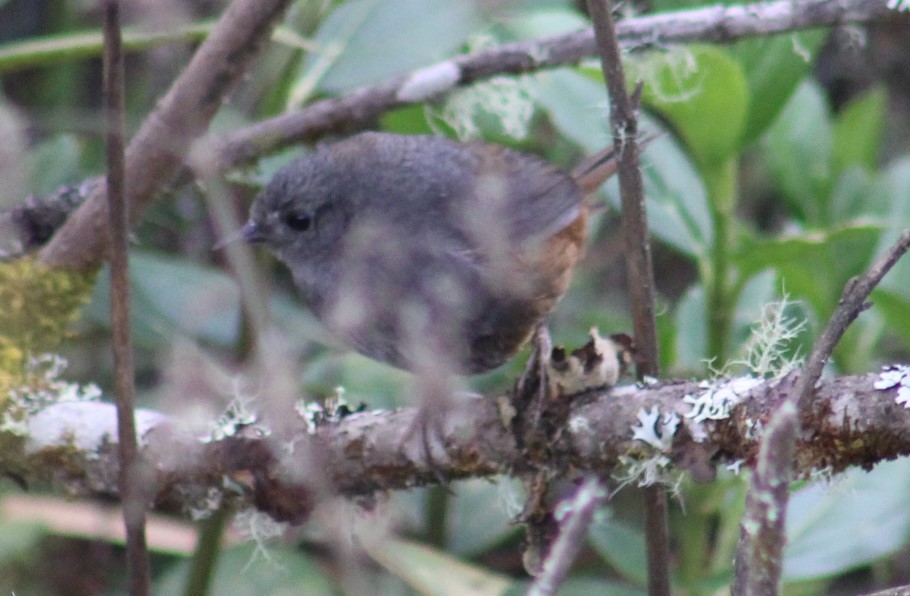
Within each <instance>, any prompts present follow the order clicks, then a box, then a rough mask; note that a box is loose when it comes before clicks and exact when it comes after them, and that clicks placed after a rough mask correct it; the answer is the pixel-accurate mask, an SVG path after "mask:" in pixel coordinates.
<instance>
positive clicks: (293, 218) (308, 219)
mask: <svg viewBox="0 0 910 596" xmlns="http://www.w3.org/2000/svg"><path fill="white" fill-rule="evenodd" d="M284 223H285V225H286V226H287V227H289V228H291V229H292V230H295V231H297V232H306V231H307V230H309V229H310V228H311V227H313V217H312V216H311V215H310V214H309V213H305V212H302V211H291V212H289V213H286V214H285V216H284Z"/></svg>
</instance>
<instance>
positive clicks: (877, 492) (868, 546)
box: [783, 458, 910, 581]
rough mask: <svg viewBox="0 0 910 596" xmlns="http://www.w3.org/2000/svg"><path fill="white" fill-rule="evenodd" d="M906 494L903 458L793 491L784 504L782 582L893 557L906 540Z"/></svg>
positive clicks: (908, 472) (908, 477) (909, 470)
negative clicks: (785, 532) (888, 556)
mask: <svg viewBox="0 0 910 596" xmlns="http://www.w3.org/2000/svg"><path fill="white" fill-rule="evenodd" d="M907 494H910V460H908V459H906V458H905V459H901V460H897V461H892V462H885V463H881V464H879V465H878V466H876V467H875V469H874V470H872V471H871V472H868V473H867V472H864V471H862V470H858V469H851V470H849V471H847V472H846V473H845V474H844V475H843V476H842V477H838V478H836V479H835V480H834V482H833V484H832V485H830V486H826V485H825V484H815V485H812V486H809V487H806V488H803V489H800V490H798V491H796V492H795V493H794V494H793V496H792V497H791V498H790V503H789V505H788V509H789V512H788V514H787V546H786V547H785V549H784V570H783V577H784V579H785V580H786V581H797V580H804V579H812V578H818V577H823V576H827V575H834V574H837V573H841V572H844V571H847V570H850V569H854V568H856V567H859V566H862V565H866V564H868V563H871V562H873V561H875V560H877V559H879V558H881V557H884V556H886V555H888V554H890V553H893V552H895V551H896V550H897V549H899V548H900V547H901V546H902V545H904V544H905V543H906V541H907V538H908V536H910V508H908V507H907V504H906V496H907Z"/></svg>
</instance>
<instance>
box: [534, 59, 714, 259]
mask: <svg viewBox="0 0 910 596" xmlns="http://www.w3.org/2000/svg"><path fill="white" fill-rule="evenodd" d="M596 76H597V75H595V77H596ZM528 88H529V91H530V93H531V94H532V95H533V96H534V97H535V99H536V100H537V102H538V104H539V105H540V106H541V107H542V108H543V109H544V110H545V111H546V112H547V113H548V114H549V116H550V119H551V120H552V122H553V124H554V125H555V126H556V127H557V128H558V129H559V130H560V132H562V133H563V134H564V135H566V136H567V137H568V138H569V139H571V140H572V141H574V142H575V143H577V144H578V145H580V146H582V147H584V148H585V150H586V151H588V152H589V153H594V152H596V151H600V150H601V149H603V148H604V147H606V146H607V145H609V144H610V143H611V142H612V140H611V138H610V135H609V114H608V112H607V107H606V90H605V88H604V86H603V83H601V82H597V81H596V80H592V79H591V78H589V77H587V76H585V75H582V74H580V73H578V72H576V71H573V70H567V69H561V70H557V71H552V72H546V73H539V74H537V75H535V76H534V77H529V83H528ZM640 128H641V130H643V131H655V130H659V126H658V125H657V124H656V123H654V122H653V121H651V120H648V119H647V118H642V121H641V125H640ZM642 175H643V178H644V184H645V196H646V197H647V201H648V226H649V228H650V230H651V233H653V234H654V235H655V236H657V237H658V238H660V239H661V240H662V241H664V242H666V243H668V244H670V245H671V246H673V247H674V248H675V249H677V250H679V251H680V252H682V253H683V254H686V255H690V256H694V257H696V258H705V255H706V254H707V251H708V248H707V247H708V246H710V245H711V242H712V236H713V227H712V225H711V215H710V210H709V208H708V204H707V199H706V195H705V190H704V186H703V185H702V183H701V180H700V179H699V177H698V173H697V172H696V171H695V168H694V167H693V166H692V163H691V162H690V161H689V159H688V158H687V157H686V155H685V154H684V153H683V151H682V150H681V149H680V148H679V147H678V146H677V144H676V143H675V142H674V141H673V140H672V139H671V138H669V137H667V136H665V137H662V138H659V139H657V140H656V141H654V142H652V143H651V144H650V145H648V147H647V148H646V149H645V151H644V152H643V154H642ZM607 189H608V193H609V194H610V196H611V197H612V198H613V201H614V204H618V196H619V193H618V191H617V187H616V183H615V180H614V181H612V182H611V183H609V184H608V185H607Z"/></svg>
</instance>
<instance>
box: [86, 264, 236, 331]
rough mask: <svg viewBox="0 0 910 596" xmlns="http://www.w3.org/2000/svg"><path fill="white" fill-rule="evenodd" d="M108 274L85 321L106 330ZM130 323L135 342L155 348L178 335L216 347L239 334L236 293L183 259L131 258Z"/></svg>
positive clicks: (100, 278) (212, 274)
mask: <svg viewBox="0 0 910 596" xmlns="http://www.w3.org/2000/svg"><path fill="white" fill-rule="evenodd" d="M109 280H110V278H109V269H108V268H107V267H105V269H104V270H103V271H102V273H101V275H99V276H98V282H97V283H96V284H95V291H94V293H93V295H92V301H91V303H90V304H89V306H88V307H86V309H85V312H84V315H85V317H86V318H87V319H88V320H89V321H91V322H93V323H96V324H99V325H102V326H105V327H106V326H107V325H108V324H109V316H110V315H109V314H108V313H109V312H110V295H109V293H110V290H109V287H110V281H109ZM130 291H131V294H132V324H133V333H134V336H135V339H136V342H137V343H138V344H140V345H145V346H154V345H157V344H159V343H162V342H164V341H165V340H166V338H169V337H170V336H171V335H172V334H173V333H174V332H178V331H179V332H181V333H184V334H186V335H189V336H191V337H195V338H198V339H200V340H202V341H205V342H210V343H213V344H215V345H219V346H230V345H233V344H234V342H236V340H237V337H238V335H239V332H240V292H239V290H238V289H237V286H236V285H235V284H234V282H233V281H232V280H231V279H230V278H229V277H227V276H226V275H224V274H222V273H220V272H218V271H216V270H214V269H209V268H206V267H202V266H200V265H196V264H193V263H190V262H188V261H185V260H181V259H176V258H173V257H165V256H163V255H155V254H151V253H143V252H138V251H137V252H134V253H132V254H131V255H130Z"/></svg>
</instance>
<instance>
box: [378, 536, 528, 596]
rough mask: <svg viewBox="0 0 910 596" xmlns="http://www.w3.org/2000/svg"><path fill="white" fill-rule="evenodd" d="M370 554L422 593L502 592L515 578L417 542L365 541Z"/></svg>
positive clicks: (479, 594) (479, 593) (478, 593)
mask: <svg viewBox="0 0 910 596" xmlns="http://www.w3.org/2000/svg"><path fill="white" fill-rule="evenodd" d="M364 547H365V549H366V551H367V553H369V555H370V556H371V557H372V558H373V559H374V560H375V561H376V562H377V563H379V564H380V565H382V566H383V567H385V568H386V569H387V570H388V571H389V572H390V573H393V574H394V575H396V576H398V577H400V578H401V579H403V580H404V581H405V582H407V583H408V584H409V585H410V586H411V587H413V588H414V589H415V590H417V591H418V592H419V593H421V594H439V595H445V594H477V595H478V596H481V595H483V594H490V595H497V596H498V595H499V594H502V593H504V592H505V591H506V590H508V589H509V587H510V586H511V585H512V580H510V579H509V578H507V577H505V576H503V575H500V574H498V573H493V572H491V571H488V570H486V569H483V568H481V567H478V566H476V565H471V564H468V563H465V562H464V561H461V560H459V559H456V558H455V557H452V556H450V555H448V554H446V553H444V552H441V551H439V550H436V549H433V548H430V547H429V546H425V545H422V544H417V543H416V542H408V541H405V540H396V539H388V538H387V539H383V540H382V542H381V544H368V543H365V544H364Z"/></svg>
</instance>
